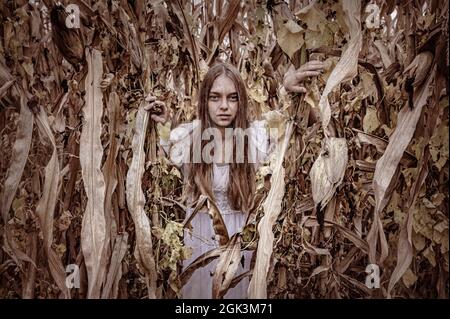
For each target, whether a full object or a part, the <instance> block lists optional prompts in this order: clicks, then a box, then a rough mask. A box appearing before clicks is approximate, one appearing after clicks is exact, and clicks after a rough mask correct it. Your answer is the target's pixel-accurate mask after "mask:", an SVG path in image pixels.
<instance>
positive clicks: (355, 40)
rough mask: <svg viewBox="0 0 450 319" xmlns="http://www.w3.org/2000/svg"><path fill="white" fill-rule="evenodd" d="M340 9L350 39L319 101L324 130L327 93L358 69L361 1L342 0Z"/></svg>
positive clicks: (328, 120)
mask: <svg viewBox="0 0 450 319" xmlns="http://www.w3.org/2000/svg"><path fill="white" fill-rule="evenodd" d="M341 4H342V9H343V10H344V12H345V23H346V24H347V26H348V28H349V30H350V41H349V43H348V46H347V49H346V50H345V51H344V52H343V53H342V56H341V58H340V59H339V62H338V63H337V64H336V67H335V68H334V69H333V71H332V72H331V74H330V76H329V78H328V80H327V84H326V85H325V89H324V90H323V92H322V95H321V97H320V101H319V109H320V114H321V120H322V126H323V128H324V130H325V132H326V130H327V127H328V123H329V122H330V119H331V108H330V103H329V101H328V94H329V93H330V92H331V91H332V90H333V89H334V88H335V87H336V86H337V85H338V84H339V83H341V82H342V81H346V80H349V79H352V78H353V77H354V76H355V75H356V74H357V71H358V55H359V51H361V45H362V35H361V21H360V12H361V2H360V1H358V0H342V2H341Z"/></svg>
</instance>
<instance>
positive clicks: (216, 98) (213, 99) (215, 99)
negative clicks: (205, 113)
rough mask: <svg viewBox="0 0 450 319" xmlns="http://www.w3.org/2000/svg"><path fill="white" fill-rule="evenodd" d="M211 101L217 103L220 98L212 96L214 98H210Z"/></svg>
mask: <svg viewBox="0 0 450 319" xmlns="http://www.w3.org/2000/svg"><path fill="white" fill-rule="evenodd" d="M209 99H210V100H211V101H217V100H218V99H219V98H218V96H216V95H212V96H210V97H209Z"/></svg>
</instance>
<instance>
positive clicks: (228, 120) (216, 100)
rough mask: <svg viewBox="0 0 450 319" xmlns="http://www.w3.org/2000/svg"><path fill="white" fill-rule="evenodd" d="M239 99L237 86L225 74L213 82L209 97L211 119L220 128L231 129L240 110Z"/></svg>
mask: <svg viewBox="0 0 450 319" xmlns="http://www.w3.org/2000/svg"><path fill="white" fill-rule="evenodd" d="M238 104H239V98H238V93H237V90H236V86H235V85H234V83H233V81H232V80H231V79H230V78H229V77H228V76H226V75H225V74H221V75H219V76H218V77H217V78H216V79H215V80H214V82H213V85H212V87H211V90H210V91H209V95H208V112H209V117H210V118H211V120H212V121H213V122H214V124H215V125H216V126H218V127H229V126H230V125H231V124H232V123H233V121H234V119H235V118H236V113H237V110H238Z"/></svg>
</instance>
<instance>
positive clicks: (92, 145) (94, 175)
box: [80, 48, 108, 298]
mask: <svg viewBox="0 0 450 319" xmlns="http://www.w3.org/2000/svg"><path fill="white" fill-rule="evenodd" d="M85 53H86V60H87V63H88V74H87V77H86V81H85V87H86V95H85V105H84V107H83V114H84V124H83V129H82V132H81V136H80V164H81V173H82V176H83V183H84V189H85V191H86V196H87V204H86V209H85V212H84V215H83V221H82V227H81V248H82V251H83V256H84V260H85V264H86V269H87V274H88V294H87V297H88V298H100V289H101V286H102V279H103V274H104V273H105V269H104V268H102V265H103V262H102V258H103V256H104V252H103V251H104V249H106V245H107V242H108V237H107V236H108V235H107V233H106V224H105V212H104V205H105V180H104V177H103V173H102V171H101V170H100V167H101V161H102V156H103V147H102V143H101V140H100V135H101V131H102V113H103V94H102V91H101V88H100V81H101V79H102V75H103V59H102V55H101V52H100V51H98V50H96V49H89V48H87V49H86V52H85ZM105 244H106V245H105Z"/></svg>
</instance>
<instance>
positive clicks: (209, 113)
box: [145, 61, 323, 299]
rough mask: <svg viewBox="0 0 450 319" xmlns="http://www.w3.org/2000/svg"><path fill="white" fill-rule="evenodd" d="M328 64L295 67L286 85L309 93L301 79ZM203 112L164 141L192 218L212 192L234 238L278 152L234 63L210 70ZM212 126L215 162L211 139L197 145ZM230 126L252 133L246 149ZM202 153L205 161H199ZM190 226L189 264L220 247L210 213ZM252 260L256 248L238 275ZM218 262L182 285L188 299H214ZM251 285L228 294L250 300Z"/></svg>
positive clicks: (151, 103) (245, 255) (202, 93)
mask: <svg viewBox="0 0 450 319" xmlns="http://www.w3.org/2000/svg"><path fill="white" fill-rule="evenodd" d="M322 68H323V64H322V62H320V61H311V62H309V63H306V64H304V65H303V66H302V67H301V68H299V69H298V70H297V71H295V70H291V71H289V72H288V73H286V75H285V77H284V81H283V84H284V88H285V89H286V90H287V91H291V92H298V93H304V92H305V91H306V90H305V88H304V87H302V86H300V83H301V82H302V81H303V80H304V79H305V78H306V77H308V76H316V75H318V74H320V71H321V70H322ZM146 101H147V102H148V104H147V105H146V106H145V109H146V110H149V111H150V112H151V110H153V109H154V108H155V107H159V108H160V109H161V110H162V114H160V115H157V114H151V118H152V119H153V120H154V121H156V122H161V123H165V122H166V121H167V120H168V117H169V116H168V110H167V108H166V106H165V104H164V102H162V101H158V100H157V99H156V98H155V97H153V96H151V95H149V96H147V97H146ZM197 110H198V112H197V115H198V119H197V120H195V121H193V122H189V123H184V124H181V125H179V126H178V127H177V128H175V129H173V130H172V131H171V133H170V138H169V141H168V142H165V141H162V140H161V141H160V142H161V145H162V146H163V148H164V150H165V151H166V153H168V154H169V159H170V160H171V162H172V163H173V164H174V165H176V166H177V167H179V168H180V169H181V170H182V173H183V176H184V181H185V185H186V192H187V193H188V207H189V208H188V209H187V211H186V219H187V218H188V217H189V216H190V214H191V213H192V211H193V207H192V206H193V205H194V203H195V200H196V199H198V198H199V195H201V194H203V195H207V196H209V197H210V198H212V199H213V200H214V201H215V202H216V204H217V207H218V209H219V211H220V214H221V215H222V218H223V221H224V223H225V225H226V227H227V230H228V234H229V236H230V237H231V236H232V235H234V234H235V233H237V232H239V231H241V230H242V227H243V226H244V223H245V220H246V217H247V213H248V212H249V211H250V210H251V208H252V206H253V204H254V203H253V199H254V198H253V195H254V193H255V174H256V170H257V169H258V167H259V165H260V164H261V163H262V162H264V160H265V159H266V158H267V156H268V155H269V153H270V152H271V151H272V150H273V145H272V144H271V143H270V141H269V137H268V134H267V132H266V128H265V123H264V120H262V121H253V122H250V121H249V119H248V113H247V112H248V99H247V91H246V88H245V84H244V81H243V80H242V78H241V76H240V73H239V71H238V70H237V69H236V68H235V67H234V66H232V65H230V64H227V63H222V62H221V63H216V64H215V65H213V66H212V67H211V68H210V69H209V70H208V72H207V74H206V75H205V78H204V80H203V82H202V83H201V86H200V90H199V99H198V106H197ZM211 128H213V129H215V132H218V133H219V134H216V135H214V138H213V145H214V146H215V147H214V148H213V156H214V158H213V159H212V163H211V161H209V160H208V159H205V156H204V153H203V152H202V150H203V149H204V148H205V146H206V144H207V143H209V142H208V141H207V140H201V141H200V142H199V143H200V145H201V149H200V152H201V153H200V154H198V152H199V151H198V148H197V149H196V148H195V147H194V143H195V141H196V139H195V137H193V136H194V135H195V133H194V132H196V131H197V132H203V131H204V130H206V129H211ZM227 129H235V130H237V132H238V131H239V129H242V130H243V131H245V132H248V139H244V147H243V148H242V147H241V148H239V147H237V138H226V137H227V132H226V131H227ZM213 131H214V130H213ZM233 132H234V131H233ZM228 136H229V135H228ZM197 141H198V140H197ZM227 150H228V151H227ZM229 150H233V151H231V152H230V151H229ZM207 153H208V152H207ZM240 153H242V154H240ZM239 155H242V157H241V158H243V161H242V160H241V161H239V160H237V158H238V157H239ZM196 156H197V159H198V158H200V161H198V160H197V161H196V160H195V159H194V158H195V157H196ZM190 224H191V226H192V231H186V232H185V236H184V243H185V245H186V246H188V247H191V248H192V256H191V257H190V258H189V259H188V260H185V261H184V263H183V268H185V267H187V266H188V265H189V264H190V263H191V262H192V261H194V260H195V259H196V258H197V257H199V256H200V255H202V254H204V253H206V252H207V251H209V250H211V249H214V248H215V247H218V242H217V241H216V239H215V237H216V236H215V232H214V229H213V225H212V220H211V218H210V217H209V215H208V214H207V213H206V212H202V211H200V212H198V213H197V214H196V215H195V217H194V218H193V219H192V221H191V223H190ZM250 258H251V252H250V251H243V252H242V259H241V263H240V265H239V267H238V270H237V271H236V275H239V274H241V273H243V272H245V271H247V270H249V267H250ZM216 264H217V260H214V261H212V262H210V263H209V264H208V265H206V266H204V267H202V268H199V269H197V270H196V271H195V272H194V273H193V275H192V277H191V278H190V279H189V281H188V282H187V283H186V285H185V286H184V287H183V289H182V295H183V298H203V299H204V298H211V294H212V278H213V273H214V270H215V266H216ZM248 283H249V279H248V277H246V278H244V279H242V280H241V281H240V282H239V284H237V285H236V286H235V287H233V288H230V289H229V290H228V292H227V293H226V294H225V296H224V298H236V299H243V298H246V296H247V288H248Z"/></svg>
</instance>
